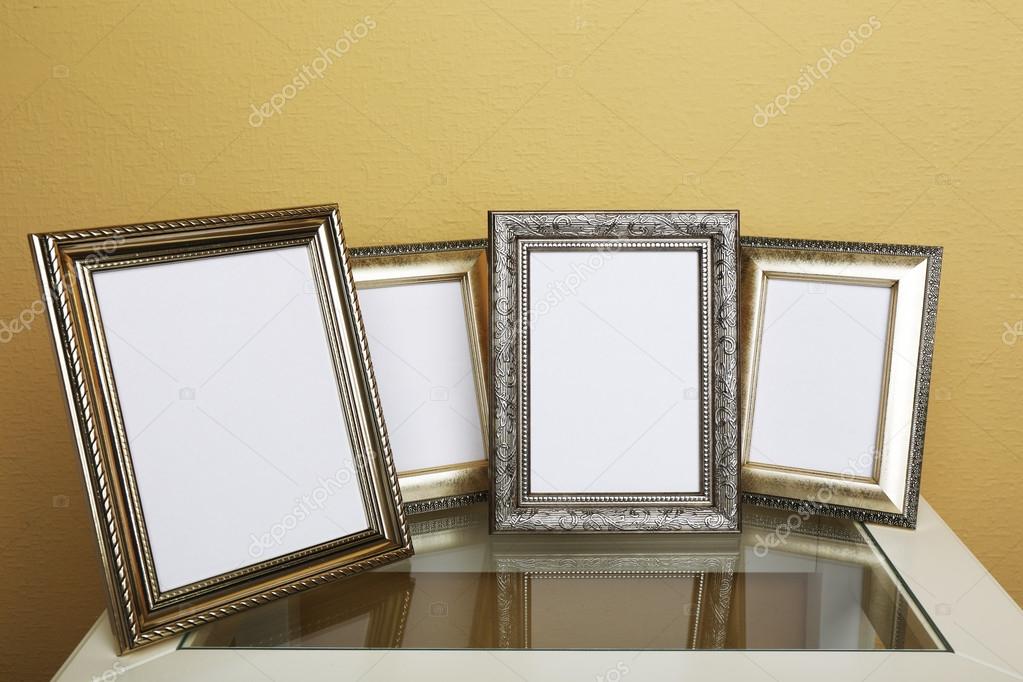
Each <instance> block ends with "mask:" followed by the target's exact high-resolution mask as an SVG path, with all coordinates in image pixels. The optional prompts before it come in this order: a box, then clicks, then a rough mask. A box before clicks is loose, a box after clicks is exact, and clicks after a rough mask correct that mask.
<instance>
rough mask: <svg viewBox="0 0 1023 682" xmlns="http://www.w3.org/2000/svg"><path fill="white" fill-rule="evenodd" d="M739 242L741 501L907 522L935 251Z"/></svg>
mask: <svg viewBox="0 0 1023 682" xmlns="http://www.w3.org/2000/svg"><path fill="white" fill-rule="evenodd" d="M741 245H742V247H741V258H742V262H741V266H740V267H741V270H742V273H743V274H742V293H741V299H742V300H743V305H744V308H743V311H742V312H743V314H742V315H741V316H740V317H741V322H742V324H741V327H742V331H741V334H740V339H741V341H742V343H741V348H742V359H743V362H742V368H743V369H742V394H743V428H742V432H743V446H742V458H743V465H742V486H743V498H744V500H746V501H748V502H752V503H754V504H758V505H765V506H773V507H778V508H783V509H789V510H797V509H804V508H807V509H810V510H812V511H813V512H814V513H819V514H830V515H836V516H848V517H852V518H855V519H858V520H861V521H870V522H874V523H882V524H887V525H895V526H903V527H907V528H913V527H915V525H916V513H917V502H918V499H919V495H920V473H921V468H922V459H923V444H924V431H925V428H926V421H927V400H928V392H929V387H930V376H931V363H932V357H933V351H934V331H935V322H936V317H937V308H938V287H939V282H940V277H941V261H942V249H941V247H936V246H912V245H894V244H867V243H855V242H835V241H817V240H813V241H808V240H792V239H776V238H766V237H744V238H743V239H742V240H741ZM772 290H773V291H774V292H775V296H776V299H775V302H774V303H772V298H771V296H769V295H768V293H769V292H770V291H772ZM765 331H766V334H765ZM787 387H788V388H787ZM793 387H794V388H795V390H791V389H792V388H793Z"/></svg>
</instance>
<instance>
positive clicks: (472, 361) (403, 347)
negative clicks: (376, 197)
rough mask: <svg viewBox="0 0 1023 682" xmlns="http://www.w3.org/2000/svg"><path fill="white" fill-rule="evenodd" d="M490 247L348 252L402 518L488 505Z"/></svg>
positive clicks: (457, 244)
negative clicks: (402, 508)
mask: <svg viewBox="0 0 1023 682" xmlns="http://www.w3.org/2000/svg"><path fill="white" fill-rule="evenodd" d="M486 250H487V241H486V240H485V239H478V240H463V241H448V242H432V243H423V244H402V245H393V246H373V247H363V248H357V249H353V250H352V252H351V253H352V272H353V276H354V278H355V284H356V287H357V289H358V290H359V291H360V292H361V295H360V305H361V308H362V313H363V318H364V319H365V320H366V325H367V334H368V338H369V345H370V351H371V353H372V356H373V363H374V369H375V374H376V377H377V383H378V384H379V386H380V391H381V396H382V401H383V405H384V410H385V413H386V414H387V415H388V419H389V425H390V429H389V436H390V442H391V449H392V452H393V455H394V459H395V466H396V467H397V470H398V482H399V484H400V485H401V489H402V499H403V500H404V504H405V511H406V512H407V513H409V514H421V513H426V512H431V511H436V510H439V509H446V508H450V507H455V506H464V505H469V504H475V503H477V502H482V501H484V500H486V499H487V491H488V489H489V487H490V477H489V473H488V472H489V463H488V457H487V443H488V436H487V431H488V424H489V407H488V402H489V401H488V392H489V391H488V381H487V369H488V363H487V348H488V343H487V334H488V321H487V305H486V292H487V278H488V276H489V275H488V268H487V254H486Z"/></svg>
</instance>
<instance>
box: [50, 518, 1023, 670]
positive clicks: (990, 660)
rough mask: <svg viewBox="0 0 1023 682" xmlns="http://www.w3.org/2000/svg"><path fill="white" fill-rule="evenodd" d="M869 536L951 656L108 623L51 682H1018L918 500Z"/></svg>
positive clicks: (1020, 662) (964, 552) (989, 596)
mask: <svg viewBox="0 0 1023 682" xmlns="http://www.w3.org/2000/svg"><path fill="white" fill-rule="evenodd" d="M870 530H871V532H872V534H873V535H874V537H875V539H876V540H877V542H878V544H879V545H880V546H881V548H882V549H883V550H884V552H885V553H886V554H887V556H888V557H889V559H890V560H891V562H892V564H893V565H894V566H895V568H896V570H897V571H898V573H899V574H900V575H901V576H902V578H903V579H904V580H905V582H906V584H907V585H908V587H909V588H910V590H911V591H912V592H913V593H914V594H915V595H916V597H917V599H918V600H919V602H920V604H921V606H922V607H923V609H924V610H925V611H926V612H927V613H928V614H929V615H930V617H931V618H932V619H933V622H934V623H935V624H936V625H937V627H938V629H939V630H940V631H941V634H942V635H944V637H945V639H946V640H947V641H948V643H949V644H950V645H951V647H952V649H953V650H954V651H952V652H939V651H850V652H844V651H734V650H733V651H728V650H725V651H493V650H489V651H485V650H465V651H425V650H379V649H376V650H343V649H332V650H257V649H217V650H202V649H179V648H178V646H179V644H180V638H176V639H173V640H169V641H166V642H163V643H160V644H157V645H154V646H151V647H147V648H144V649H142V650H139V651H137V652H135V653H132V654H129V655H126V656H123V657H118V656H117V655H116V653H115V651H116V647H115V644H114V638H113V636H112V633H111V631H110V627H109V624H108V623H107V616H106V614H104V615H102V616H100V618H99V620H97V622H96V623H95V625H93V627H92V629H91V630H90V631H89V632H88V633H87V634H86V635H85V638H84V639H83V640H82V641H81V643H80V644H79V645H78V647H77V648H76V649H75V650H74V651H73V652H72V654H71V656H70V657H69V658H68V660H67V661H66V663H65V664H64V666H63V667H62V668H61V669H60V670H59V671H58V673H57V675H56V677H55V678H54V679H56V680H59V681H61V682H65V681H67V682H70V681H72V680H74V681H91V680H110V681H114V680H116V681H117V682H136V681H138V680H144V681H145V682H161V681H163V680H168V681H170V680H175V681H177V680H216V681H217V682H234V681H236V680H237V681H239V682H240V681H249V680H276V681H280V682H283V681H285V680H303V681H307V682H315V681H317V680H330V681H331V682H336V681H338V680H363V681H365V682H371V681H373V680H382V681H387V682H393V681H396V680H402V679H409V680H411V679H415V680H443V681H444V682H450V680H452V679H472V680H487V682H500V681H502V680H509V681H518V682H521V681H522V680H527V681H529V682H532V681H534V680H537V681H539V680H558V681H562V680H587V681H589V680H598V681H600V680H608V681H609V682H620V681H631V680H682V679H686V680H714V679H719V680H728V681H730V680H746V681H750V682H753V681H758V680H763V681H765V682H777V681H779V680H784V681H788V680H821V679H824V680H828V682H834V681H837V680H870V681H871V682H881V681H883V680H897V681H899V682H902V681H905V680H968V681H969V682H980V681H981V680H1021V679H1023V612H1021V610H1020V608H1019V607H1018V606H1017V605H1016V604H1015V602H1014V601H1013V600H1012V598H1010V597H1009V595H1008V594H1006V592H1005V591H1004V590H1003V589H1002V588H1001V586H999V585H998V583H997V582H996V581H995V580H994V579H993V578H992V577H991V575H990V574H989V573H988V572H987V570H985V568H984V567H983V566H982V565H981V564H980V562H978V561H977V559H976V558H974V556H973V555H972V554H971V553H970V551H969V550H968V549H967V548H966V546H965V545H963V543H962V542H961V541H960V540H959V538H958V537H956V535H955V533H953V532H952V530H951V529H950V528H949V527H948V526H947V525H946V524H945V523H944V521H942V520H941V518H940V517H939V516H938V515H937V514H936V513H935V511H934V510H933V509H932V508H931V507H930V506H929V505H928V504H927V503H926V502H925V501H923V500H921V504H920V512H919V527H918V528H917V530H915V531H906V530H901V529H895V528H886V527H881V526H871V527H870Z"/></svg>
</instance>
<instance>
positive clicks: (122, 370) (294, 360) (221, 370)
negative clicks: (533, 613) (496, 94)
mask: <svg viewBox="0 0 1023 682" xmlns="http://www.w3.org/2000/svg"><path fill="white" fill-rule="evenodd" d="M32 244H33V247H34V251H35V258H36V265H37V267H38V270H39V274H40V280H41V283H42V289H43V293H44V297H45V299H46V300H47V302H48V304H49V316H50V324H51V327H52V331H53V340H54V342H55V344H56V348H57V353H58V357H59V360H60V362H59V365H60V371H61V375H62V378H63V383H64V388H65V393H66V398H67V403H68V407H69V410H70V413H71V417H72V423H73V426H74V431H75V437H76V441H77V445H78V450H79V454H80V457H81V462H82V468H83V472H84V474H85V480H86V485H87V488H88V499H89V501H90V504H91V505H92V510H93V518H94V521H95V525H96V534H97V538H98V540H99V544H100V548H101V557H102V559H103V564H104V569H105V574H106V580H107V587H108V592H109V597H110V607H111V622H112V624H113V626H114V629H115V632H116V635H117V638H118V640H119V643H120V646H121V649H122V650H128V649H132V648H135V647H138V646H142V645H144V644H148V643H152V642H155V641H158V640H160V639H161V638H164V637H169V636H173V635H175V634H177V633H179V632H181V631H182V630H184V629H187V628H190V627H194V626H196V625H199V624H202V623H203V622H206V621H210V620H213V619H215V618H219V617H221V616H223V615H228V614H231V613H234V612H236V611H239V610H242V609H246V608H249V607H251V606H256V605H259V604H262V603H264V602H267V601H269V600H272V599H275V598H278V597H280V596H282V595H285V594H288V593H290V592H294V591H297V590H301V589H304V588H307V587H311V586H313V585H317V584H321V583H323V582H325V581H327V580H331V579H334V578H338V577H342V576H346V575H349V574H351V573H355V572H358V571H360V570H363V569H365V568H368V567H370V566H375V565H379V564H382V563H386V562H390V561H394V560H396V559H400V558H402V557H405V556H408V555H410V554H411V551H412V549H411V542H410V540H409V534H408V529H407V527H406V523H405V518H404V515H403V513H402V511H401V508H400V494H399V491H398V487H397V483H396V475H395V472H394V465H393V463H392V461H391V455H390V451H389V450H388V447H387V438H386V435H385V432H384V424H383V419H382V415H381V413H380V409H379V400H378V398H377V391H376V384H375V381H374V378H373V373H372V370H371V367H370V364H369V357H368V355H367V353H366V340H365V337H364V334H363V330H362V321H361V319H360V317H359V311H358V305H357V303H356V300H355V291H354V283H353V282H352V279H351V273H350V271H349V267H348V260H347V256H346V254H345V250H344V239H343V236H342V233H341V223H340V217H339V215H338V211H337V207H336V206H315V207H307V208H297V209H287V210H281V211H269V212H265V213H256V214H245V215H229V216H215V217H209V218H196V219H187V220H179V221H174V222H167V223H150V224H140V225H127V226H121V227H111V228H99V229H92V230H84V231H81V232H64V233H54V234H42V235H34V236H33V237H32Z"/></svg>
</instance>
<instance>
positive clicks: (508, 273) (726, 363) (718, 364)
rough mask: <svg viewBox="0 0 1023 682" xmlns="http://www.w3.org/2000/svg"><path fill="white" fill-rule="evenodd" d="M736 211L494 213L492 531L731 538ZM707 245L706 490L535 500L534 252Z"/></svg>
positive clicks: (734, 514)
mask: <svg viewBox="0 0 1023 682" xmlns="http://www.w3.org/2000/svg"><path fill="white" fill-rule="evenodd" d="M738 232H739V214H738V212H734V211H721V212H694V213H678V212H634V213H568V212H564V213H559V212H539V213H530V212H515V213H502V212H492V213H490V267H491V289H490V309H491V313H490V315H491V359H490V361H491V380H492V382H493V388H492V391H493V392H492V400H491V410H492V414H493V416H492V428H491V453H490V456H491V502H492V503H491V528H492V530H493V531H494V532H498V533H502V532H531V531H538V532H576V533H579V532H581V533H595V532H607V531H635V532H653V531H659V532H692V531H704V532H707V531H709V532H735V531H737V530H738V527H739V508H738V499H739V493H738V356H737V347H736V334H737V318H738V315H737V313H738V302H737V289H738V287H737V268H738ZM564 245H571V246H572V248H605V249H606V248H623V249H624V248H635V247H642V248H646V249H668V248H674V247H677V246H684V247H686V248H690V249H697V250H703V254H704V260H703V263H702V265H703V278H702V292H703V293H702V296H701V299H702V300H701V318H702V319H703V320H704V323H703V327H704V328H703V329H702V330H701V336H702V338H703V339H704V341H705V345H704V348H705V349H709V351H705V352H704V353H703V357H702V358H701V359H700V360H701V363H700V364H701V370H702V378H701V386H702V387H703V398H704V403H703V406H702V407H703V410H704V427H703V429H702V441H703V452H702V455H703V457H704V462H705V467H704V469H703V471H704V473H705V474H706V475H705V477H704V480H705V486H704V487H703V489H702V490H701V491H699V494H665V495H657V494H650V495H647V494H641V495H640V494H593V495H589V494H587V495H578V494H575V495H573V494H565V495H560V494H558V495H546V494H545V495H530V494H528V489H527V482H526V480H525V479H526V477H525V471H527V469H526V466H525V465H526V463H527V462H528V458H529V450H528V447H529V445H528V433H529V375H528V368H529V350H528V347H529V339H528V324H527V322H528V320H527V319H526V318H527V317H528V316H527V315H526V314H525V313H524V311H525V310H527V307H526V306H527V302H526V301H525V300H524V299H525V297H526V294H527V293H528V288H527V287H526V284H527V283H528V268H527V264H526V257H527V255H528V251H529V249H531V248H541V247H542V248H558V247H561V246H564Z"/></svg>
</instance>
